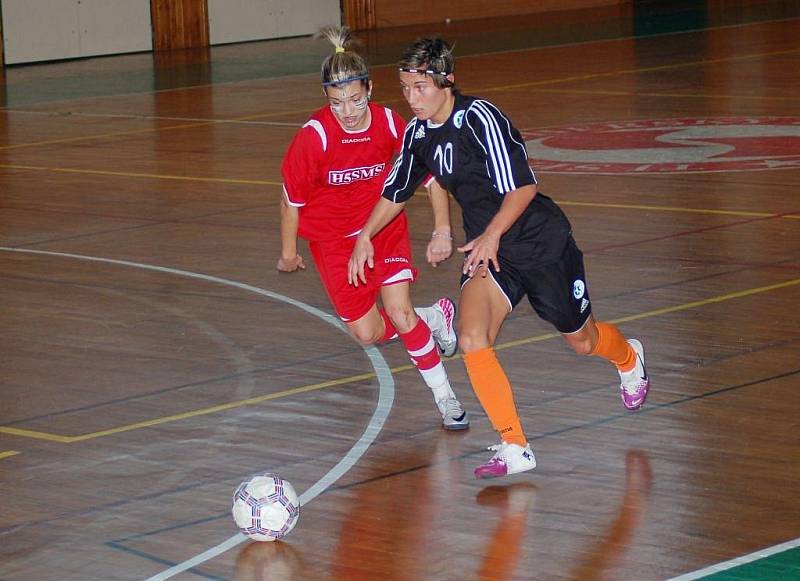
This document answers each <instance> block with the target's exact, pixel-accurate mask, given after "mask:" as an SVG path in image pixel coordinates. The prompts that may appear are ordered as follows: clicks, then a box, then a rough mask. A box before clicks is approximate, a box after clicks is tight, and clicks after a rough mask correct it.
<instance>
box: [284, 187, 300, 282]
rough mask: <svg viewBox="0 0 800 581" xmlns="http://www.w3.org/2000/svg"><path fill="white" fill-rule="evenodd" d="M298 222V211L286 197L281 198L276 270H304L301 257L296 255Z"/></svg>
mask: <svg viewBox="0 0 800 581" xmlns="http://www.w3.org/2000/svg"><path fill="white" fill-rule="evenodd" d="M299 222H300V211H299V210H298V209H297V208H295V207H294V206H290V205H289V203H288V202H287V201H286V196H281V256H280V258H278V270H279V271H281V272H295V271H296V270H305V269H306V263H305V262H304V261H303V257H302V256H300V255H299V254H297V226H298V224H299Z"/></svg>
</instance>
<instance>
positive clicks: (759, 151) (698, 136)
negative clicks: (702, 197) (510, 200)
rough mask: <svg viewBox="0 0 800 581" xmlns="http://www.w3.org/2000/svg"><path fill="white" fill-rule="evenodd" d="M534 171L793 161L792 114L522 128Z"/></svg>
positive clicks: (736, 166) (679, 169)
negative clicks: (786, 115)
mask: <svg viewBox="0 0 800 581" xmlns="http://www.w3.org/2000/svg"><path fill="white" fill-rule="evenodd" d="M522 137H523V138H524V139H525V145H526V147H527V150H528V158H529V161H530V164H531V166H532V167H533V169H534V171H537V172H547V173H577V174H624V173H633V174H636V173H687V172H729V171H758V170H771V169H798V168H800V117H687V118H681V119H651V120H644V121H615V122H606V123H582V124H572V125H563V126H557V127H544V128H540V129H531V130H527V131H522Z"/></svg>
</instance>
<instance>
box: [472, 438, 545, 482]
mask: <svg viewBox="0 0 800 581" xmlns="http://www.w3.org/2000/svg"><path fill="white" fill-rule="evenodd" d="M489 450H493V451H494V452H495V454H494V456H492V458H491V459H490V460H489V461H488V462H487V463H486V464H481V465H480V466H478V467H477V468H475V478H497V477H498V476H508V475H509V474H517V473H519V472H525V471H526V470H533V469H534V468H536V458H535V457H534V455H533V450H532V449H531V445H530V444H526V445H525V446H520V445H519V444H509V443H508V442H501V443H499V444H495V445H494V446H489Z"/></svg>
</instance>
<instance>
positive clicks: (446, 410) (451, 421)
mask: <svg viewBox="0 0 800 581" xmlns="http://www.w3.org/2000/svg"><path fill="white" fill-rule="evenodd" d="M436 405H437V406H438V408H439V412H440V413H441V414H442V427H443V428H444V429H445V430H466V429H467V428H468V427H469V414H468V413H467V412H465V411H464V408H462V407H461V403H460V402H459V401H458V400H457V399H456V398H454V397H451V398H448V399H442V400H439V401H437V402H436Z"/></svg>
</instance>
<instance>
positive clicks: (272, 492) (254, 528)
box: [232, 472, 300, 541]
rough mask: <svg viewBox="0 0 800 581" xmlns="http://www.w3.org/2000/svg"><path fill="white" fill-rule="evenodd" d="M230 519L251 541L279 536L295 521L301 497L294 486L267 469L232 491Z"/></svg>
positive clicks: (282, 535)
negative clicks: (264, 472)
mask: <svg viewBox="0 0 800 581" xmlns="http://www.w3.org/2000/svg"><path fill="white" fill-rule="evenodd" d="M232 512H233V520H234V521H236V526H238V527H239V530H240V531H242V533H244V534H245V535H247V536H248V537H250V538H251V539H253V540H254V541H274V540H275V539H282V538H283V537H285V536H286V535H288V534H289V532H290V531H291V530H292V529H293V528H294V526H295V525H296V524H297V519H298V518H299V517H300V499H299V498H298V497H297V493H296V492H295V490H294V487H293V486H292V485H291V484H290V483H289V482H288V481H287V480H284V479H283V478H281V477H280V476H278V475H277V474H272V473H270V472H267V473H266V474H258V475H256V476H253V477H252V478H251V479H250V480H248V481H247V482H242V483H241V484H240V485H239V487H238V488H237V489H236V492H234V493H233V510H232Z"/></svg>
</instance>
